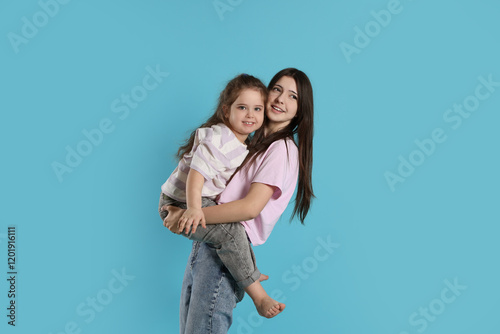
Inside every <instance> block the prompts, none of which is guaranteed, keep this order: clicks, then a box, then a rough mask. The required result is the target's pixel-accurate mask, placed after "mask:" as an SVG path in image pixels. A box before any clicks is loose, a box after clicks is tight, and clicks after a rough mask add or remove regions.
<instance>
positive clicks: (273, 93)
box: [162, 68, 314, 334]
mask: <svg viewBox="0 0 500 334" xmlns="http://www.w3.org/2000/svg"><path fill="white" fill-rule="evenodd" d="M268 91H269V96H268V102H267V105H266V116H267V119H266V121H265V123H264V127H263V130H262V131H260V132H257V133H256V135H255V136H254V138H253V143H254V144H253V145H252V148H251V150H250V153H249V155H248V159H249V161H247V163H246V164H245V165H244V167H243V168H242V169H241V170H240V171H238V172H237V173H236V174H235V175H234V177H233V178H232V179H231V181H230V182H229V183H228V184H227V187H226V189H225V190H224V191H223V192H222V194H221V195H220V197H219V200H218V202H219V203H220V205H217V206H212V207H207V208H203V213H204V216H205V220H206V223H207V224H220V223H231V222H235V221H239V222H241V224H243V226H244V227H245V230H246V232H247V234H248V237H249V239H250V241H251V242H252V244H254V245H260V244H262V243H264V242H265V241H266V239H267V237H268V236H269V235H270V233H271V231H272V229H273V227H274V225H275V223H276V222H277V221H278V219H279V217H280V215H281V214H282V213H283V211H284V210H285V208H286V206H287V204H288V202H289V200H290V199H291V197H292V195H293V192H294V189H295V186H296V184H297V179H298V188H297V195H296V199H295V207H294V211H293V215H294V216H295V215H297V216H298V217H299V219H300V220H301V222H302V223H303V222H304V219H305V217H306V215H307V213H308V211H309V207H310V203H311V199H312V197H313V196H314V194H313V191H312V182H311V172H312V138H313V109H314V108H313V94H312V87H311V84H310V81H309V79H308V78H307V76H306V75H305V74H304V73H303V72H301V71H299V70H297V69H294V68H287V69H284V70H282V71H280V72H278V73H277V74H276V75H275V76H274V77H273V79H272V80H271V82H270V83H269V86H268ZM162 209H163V210H168V211H169V215H168V216H167V218H166V219H165V220H164V225H165V226H166V227H168V228H169V229H170V230H171V231H172V232H175V233H179V231H180V230H182V229H183V228H186V225H185V222H184V221H182V222H181V225H180V226H179V218H180V216H181V215H182V213H183V210H181V209H178V208H175V207H170V206H168V207H163V208H162ZM263 279H265V277H264V278H263ZM242 298H243V291H242V290H241V289H240V288H238V286H237V285H236V284H235V281H234V279H233V278H232V277H231V275H230V274H229V272H228V271H227V269H226V268H225V267H224V265H222V262H220V259H218V257H217V255H216V253H215V250H214V249H213V248H211V247H210V246H208V245H207V244H203V243H199V242H194V243H193V249H192V252H191V255H190V258H189V261H188V265H187V267H186V272H185V276H184V282H183V287H182V294H181V306H180V307H181V310H180V332H181V334H182V333H184V334H188V333H189V334H193V333H227V331H228V329H229V327H230V326H231V322H232V310H233V309H234V307H235V306H236V303H237V302H239V301H240V300H241V299H242ZM276 303H277V302H276ZM278 304H279V310H280V311H282V310H283V309H284V307H285V305H284V304H281V303H278Z"/></svg>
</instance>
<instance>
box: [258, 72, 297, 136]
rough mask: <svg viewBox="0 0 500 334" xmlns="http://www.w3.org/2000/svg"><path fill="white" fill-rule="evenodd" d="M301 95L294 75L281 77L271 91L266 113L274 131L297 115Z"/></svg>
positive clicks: (281, 127) (270, 126)
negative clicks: (298, 92)
mask: <svg viewBox="0 0 500 334" xmlns="http://www.w3.org/2000/svg"><path fill="white" fill-rule="evenodd" d="M298 99H299V95H298V94H297V84H296V83H295V79H294V78H292V77H288V76H284V77H281V78H280V79H279V80H278V81H277V82H276V84H275V85H274V87H272V88H271V90H270V91H269V95H268V99H267V107H266V115H267V118H268V119H269V128H270V129H271V130H272V132H275V131H278V130H280V129H283V128H284V127H285V126H287V125H288V124H289V123H290V122H291V120H292V118H294V117H295V115H297V108H298Z"/></svg>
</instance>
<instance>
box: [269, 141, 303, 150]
mask: <svg viewBox="0 0 500 334" xmlns="http://www.w3.org/2000/svg"><path fill="white" fill-rule="evenodd" d="M267 151H268V152H271V151H284V152H293V153H298V151H299V150H298V147H297V144H295V141H294V140H293V139H291V138H285V139H279V140H276V141H275V142H273V143H272V144H271V145H269V148H268V149H267Z"/></svg>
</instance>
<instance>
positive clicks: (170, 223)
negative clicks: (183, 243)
mask: <svg viewBox="0 0 500 334" xmlns="http://www.w3.org/2000/svg"><path fill="white" fill-rule="evenodd" d="M161 211H168V216H167V217H166V218H165V219H164V220H163V226H165V227H166V228H168V229H169V230H170V232H172V233H175V234H180V231H179V219H180V218H181V216H182V214H183V213H184V211H186V210H184V209H181V208H178V207H176V206H172V205H164V206H162V207H161Z"/></svg>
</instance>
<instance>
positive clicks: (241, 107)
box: [238, 106, 246, 110]
mask: <svg viewBox="0 0 500 334" xmlns="http://www.w3.org/2000/svg"><path fill="white" fill-rule="evenodd" d="M238 109H240V110H245V109H246V107H245V106H239V107H238Z"/></svg>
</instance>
